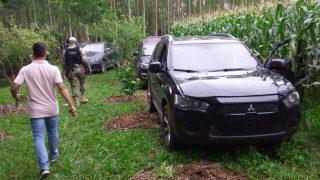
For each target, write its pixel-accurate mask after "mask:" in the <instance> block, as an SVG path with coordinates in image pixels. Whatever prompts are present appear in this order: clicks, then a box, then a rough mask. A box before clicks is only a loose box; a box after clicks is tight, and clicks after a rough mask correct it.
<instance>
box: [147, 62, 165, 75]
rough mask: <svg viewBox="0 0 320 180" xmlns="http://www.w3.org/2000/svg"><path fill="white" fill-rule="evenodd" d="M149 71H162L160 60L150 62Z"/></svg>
mask: <svg viewBox="0 0 320 180" xmlns="http://www.w3.org/2000/svg"><path fill="white" fill-rule="evenodd" d="M149 71H150V72H152V73H160V72H162V69H161V63H160V62H153V63H150V65H149Z"/></svg>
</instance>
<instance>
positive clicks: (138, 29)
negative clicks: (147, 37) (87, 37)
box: [90, 13, 144, 62]
mask: <svg viewBox="0 0 320 180" xmlns="http://www.w3.org/2000/svg"><path fill="white" fill-rule="evenodd" d="M143 28H144V26H143V21H142V19H141V18H132V19H123V20H119V19H117V18H113V16H112V15H110V13H106V14H105V15H104V17H102V19H101V20H100V21H99V22H98V23H96V24H94V25H93V27H92V28H91V30H90V34H91V35H92V36H96V37H100V38H101V39H102V40H103V41H107V42H108V43H111V44H112V45H113V46H114V48H116V49H117V50H118V53H119V61H121V62H123V61H125V60H129V61H131V59H132V52H133V51H137V50H138V48H139V42H140V40H141V39H142V38H143V37H144V36H143Z"/></svg>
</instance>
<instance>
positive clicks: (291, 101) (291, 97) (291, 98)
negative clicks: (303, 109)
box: [283, 91, 300, 108]
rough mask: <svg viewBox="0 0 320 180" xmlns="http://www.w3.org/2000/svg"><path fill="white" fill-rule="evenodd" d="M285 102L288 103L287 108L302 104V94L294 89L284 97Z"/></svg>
mask: <svg viewBox="0 0 320 180" xmlns="http://www.w3.org/2000/svg"><path fill="white" fill-rule="evenodd" d="M283 103H284V104H285V105H286V107H287V108H292V107H294V106H298V105H300V95H299V93H298V92H297V91H293V92H291V93H289V94H288V95H287V97H285V98H284V99H283Z"/></svg>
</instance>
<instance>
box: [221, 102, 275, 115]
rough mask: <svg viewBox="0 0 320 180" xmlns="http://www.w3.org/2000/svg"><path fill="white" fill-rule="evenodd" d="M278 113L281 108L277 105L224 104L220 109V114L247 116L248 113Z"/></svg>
mask: <svg viewBox="0 0 320 180" xmlns="http://www.w3.org/2000/svg"><path fill="white" fill-rule="evenodd" d="M250 112H251V113H277V112H279V106H278V105H277V104H276V103H270V102H268V103H245V104H223V105H222V106H221V107H220V108H219V113H220V114H223V115H227V114H246V113H250Z"/></svg>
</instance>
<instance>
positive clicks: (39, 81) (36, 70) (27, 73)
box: [11, 43, 77, 179]
mask: <svg viewBox="0 0 320 180" xmlns="http://www.w3.org/2000/svg"><path fill="white" fill-rule="evenodd" d="M47 55H48V51H47V48H46V46H45V45H44V44H43V43H35V44H34V45H33V57H34V59H33V60H32V63H31V64H29V65H27V66H24V67H23V68H22V69H21V70H20V72H19V74H18V76H17V77H16V79H15V80H14V81H13V83H12V85H11V94H12V96H13V97H14V98H15V99H16V100H17V101H21V100H22V99H23V97H22V95H20V94H18V92H19V88H20V86H21V85H23V84H24V83H25V84H26V85H27V91H28V99H29V100H28V108H29V115H30V124H31V127H32V131H33V139H34V144H35V151H36V157H37V160H38V164H39V166H40V179H44V178H46V177H47V176H48V175H49V174H50V172H49V168H50V165H49V158H48V153H47V149H46V146H45V137H44V135H45V128H46V129H47V134H48V145H49V151H50V154H49V157H50V160H51V161H56V160H57V158H58V114H59V104H58V100H57V96H56V87H57V88H58V89H59V92H60V93H61V95H62V96H63V98H64V99H65V100H66V102H67V103H68V105H69V107H70V112H71V114H72V116H76V115H77V111H76V108H75V107H74V105H73V103H72V100H71V99H70V97H69V92H68V90H67V88H66V87H65V85H64V84H63V80H62V78H61V74H60V71H59V69H58V67H56V66H53V65H51V64H49V63H48V61H47V60H46V58H47Z"/></svg>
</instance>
